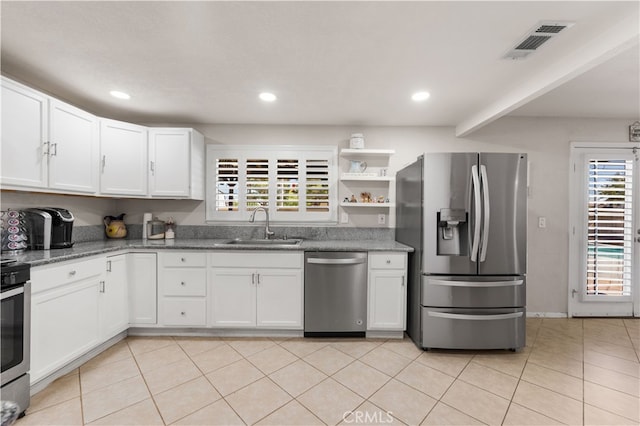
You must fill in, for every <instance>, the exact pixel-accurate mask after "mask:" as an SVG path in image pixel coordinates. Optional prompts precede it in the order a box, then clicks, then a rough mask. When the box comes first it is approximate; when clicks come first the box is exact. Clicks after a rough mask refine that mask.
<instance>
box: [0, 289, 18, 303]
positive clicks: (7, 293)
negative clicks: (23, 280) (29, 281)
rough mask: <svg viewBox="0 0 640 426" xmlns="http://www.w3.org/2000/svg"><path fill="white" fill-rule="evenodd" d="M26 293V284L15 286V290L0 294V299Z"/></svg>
mask: <svg viewBox="0 0 640 426" xmlns="http://www.w3.org/2000/svg"><path fill="white" fill-rule="evenodd" d="M22 293H24V286H20V287H18V288H14V289H13V290H9V291H4V292H2V293H0V294H1V296H0V300H4V299H8V298H10V297H13V296H17V295H18V294H22Z"/></svg>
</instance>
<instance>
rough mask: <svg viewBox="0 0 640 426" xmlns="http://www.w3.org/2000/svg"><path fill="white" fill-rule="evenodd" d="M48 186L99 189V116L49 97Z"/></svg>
mask: <svg viewBox="0 0 640 426" xmlns="http://www.w3.org/2000/svg"><path fill="white" fill-rule="evenodd" d="M49 141H50V147H49V152H50V154H49V155H50V157H49V187H50V188H55V189H62V190H65V191H73V192H84V193H95V192H97V191H98V166H99V160H98V158H99V157H98V156H99V152H98V151H99V144H98V119H97V118H96V117H95V116H94V115H92V114H89V113H87V112H85V111H82V110H80V109H78V108H75V107H73V106H71V105H68V104H65V103H63V102H60V101H57V100H55V99H51V100H50V101H49Z"/></svg>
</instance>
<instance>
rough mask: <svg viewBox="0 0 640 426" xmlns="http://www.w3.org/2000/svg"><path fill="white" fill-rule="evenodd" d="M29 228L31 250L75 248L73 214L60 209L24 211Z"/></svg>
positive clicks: (40, 208)
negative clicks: (72, 235)
mask: <svg viewBox="0 0 640 426" xmlns="http://www.w3.org/2000/svg"><path fill="white" fill-rule="evenodd" d="M23 213H24V214H25V219H26V222H27V227H28V228H29V231H28V233H29V239H28V243H29V248H30V249H31V250H49V249H61V248H69V247H71V246H73V242H72V241H71V234H72V232H73V221H74V217H73V214H71V212H70V211H69V210H66V209H62V208H60V207H38V208H34V209H26V210H23Z"/></svg>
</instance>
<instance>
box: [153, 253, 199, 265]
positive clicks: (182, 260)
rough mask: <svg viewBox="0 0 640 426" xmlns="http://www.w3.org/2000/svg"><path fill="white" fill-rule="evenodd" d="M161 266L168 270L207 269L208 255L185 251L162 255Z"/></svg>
mask: <svg viewBox="0 0 640 426" xmlns="http://www.w3.org/2000/svg"><path fill="white" fill-rule="evenodd" d="M160 265H161V266H164V267H167V268H182V267H185V268H190V267H194V266H195V267H205V266H206V265H207V254H206V253H193V252H183V251H178V252H171V253H160Z"/></svg>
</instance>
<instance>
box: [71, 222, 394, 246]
mask: <svg viewBox="0 0 640 426" xmlns="http://www.w3.org/2000/svg"><path fill="white" fill-rule="evenodd" d="M271 229H272V230H273V231H275V233H276V234H275V236H276V238H284V237H285V236H286V237H287V238H303V239H306V240H378V241H386V240H394V239H395V231H394V229H392V228H344V227H328V226H327V227H298V226H275V227H271ZM140 238H142V225H137V224H127V239H130V240H136V239H140ZM176 238H180V239H204V238H219V239H224V238H264V226H215V225H178V227H177V229H176ZM103 239H106V236H105V234H104V226H76V227H74V228H73V241H74V242H86V241H97V240H103Z"/></svg>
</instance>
